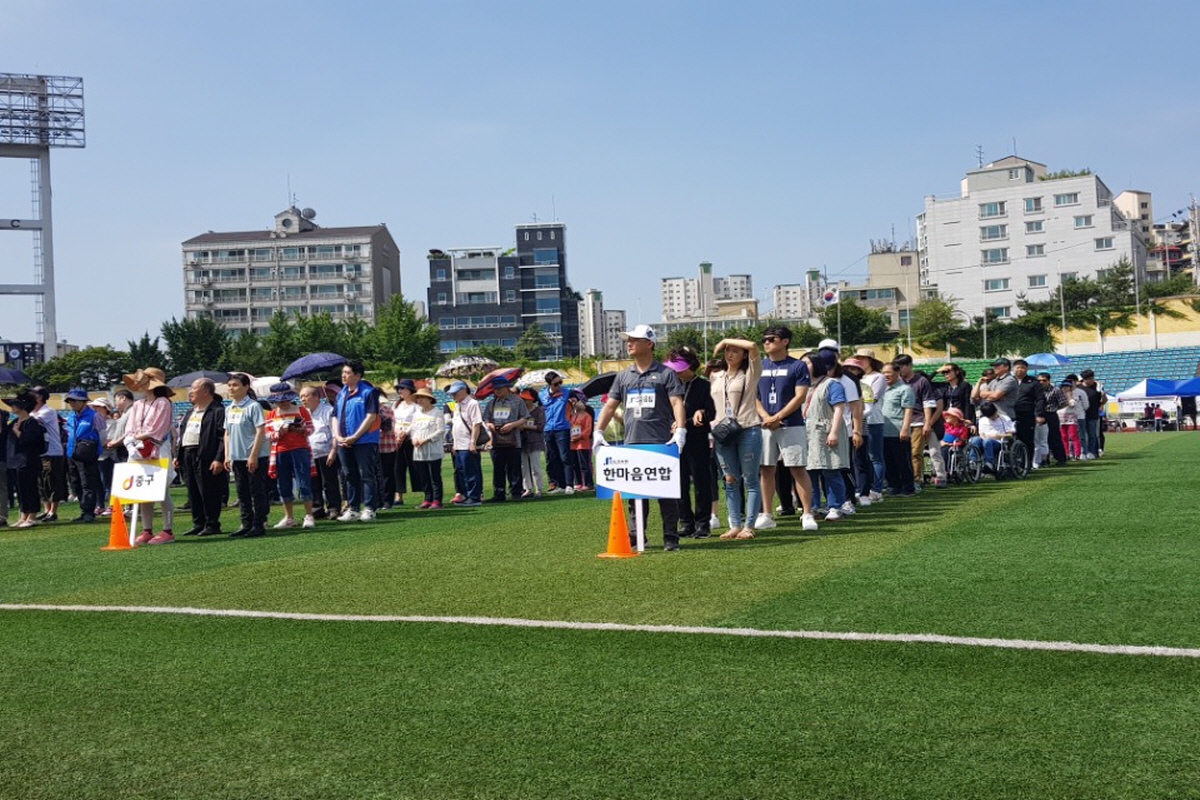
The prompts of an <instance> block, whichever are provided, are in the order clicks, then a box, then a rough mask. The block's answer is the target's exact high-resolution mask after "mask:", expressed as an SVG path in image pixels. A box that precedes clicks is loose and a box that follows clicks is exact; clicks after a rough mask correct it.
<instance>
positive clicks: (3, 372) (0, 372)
mask: <svg viewBox="0 0 1200 800" xmlns="http://www.w3.org/2000/svg"><path fill="white" fill-rule="evenodd" d="M0 383H12V384H18V383H29V376H28V375H26V374H25V373H24V372H21V370H19V369H8V368H7V367H0Z"/></svg>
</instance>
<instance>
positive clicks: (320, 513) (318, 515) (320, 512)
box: [313, 508, 329, 519]
mask: <svg viewBox="0 0 1200 800" xmlns="http://www.w3.org/2000/svg"><path fill="white" fill-rule="evenodd" d="M313 519H329V515H328V514H327V513H325V509H323V508H318V509H317V510H316V511H314V512H313Z"/></svg>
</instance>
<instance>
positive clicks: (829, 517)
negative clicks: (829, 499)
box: [825, 508, 842, 522]
mask: <svg viewBox="0 0 1200 800" xmlns="http://www.w3.org/2000/svg"><path fill="white" fill-rule="evenodd" d="M841 518H842V515H841V514H839V513H838V510H837V509H836V508H831V509H829V512H828V513H827V514H825V521H826V522H837V521H838V520H839V519H841Z"/></svg>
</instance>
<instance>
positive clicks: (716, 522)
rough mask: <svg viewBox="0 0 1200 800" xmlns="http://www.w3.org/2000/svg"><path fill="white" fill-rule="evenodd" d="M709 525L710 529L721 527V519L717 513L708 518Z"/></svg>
mask: <svg viewBox="0 0 1200 800" xmlns="http://www.w3.org/2000/svg"><path fill="white" fill-rule="evenodd" d="M708 527H709V530H712V529H715V528H719V527H721V520H720V518H719V517H717V515H716V514H713V515H712V516H711V517H709V518H708Z"/></svg>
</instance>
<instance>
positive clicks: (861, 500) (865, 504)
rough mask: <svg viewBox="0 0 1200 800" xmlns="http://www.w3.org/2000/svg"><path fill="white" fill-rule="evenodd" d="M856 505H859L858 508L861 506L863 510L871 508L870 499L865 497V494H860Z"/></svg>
mask: <svg viewBox="0 0 1200 800" xmlns="http://www.w3.org/2000/svg"><path fill="white" fill-rule="evenodd" d="M858 504H859V505H860V506H862V507H863V508H870V506H871V498H870V497H867V496H866V495H865V494H860V495H859V496H858Z"/></svg>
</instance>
